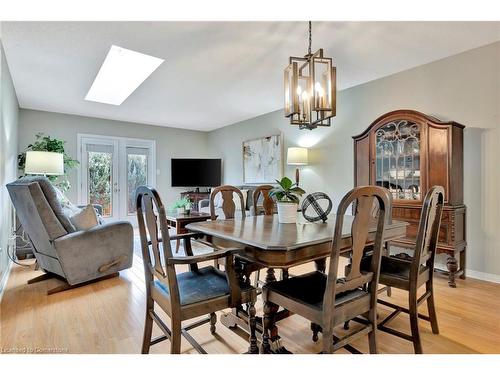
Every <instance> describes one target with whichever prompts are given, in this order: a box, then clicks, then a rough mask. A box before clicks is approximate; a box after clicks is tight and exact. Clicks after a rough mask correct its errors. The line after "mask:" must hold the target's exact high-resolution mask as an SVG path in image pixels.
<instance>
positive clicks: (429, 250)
mask: <svg viewBox="0 0 500 375" xmlns="http://www.w3.org/2000/svg"><path fill="white" fill-rule="evenodd" d="M443 205H444V189H443V187H442V186H433V187H432V188H431V189H430V190H429V191H428V192H427V194H426V195H425V198H424V203H423V205H422V213H421V215H420V223H419V226H418V233H417V241H416V246H415V253H414V254H413V260H412V264H411V268H410V280H416V278H417V277H418V274H419V272H420V268H421V265H423V264H425V265H426V266H428V267H429V269H430V270H431V274H432V270H433V268H434V257H435V254H436V247H437V243H438V240H439V227H440V226H441V216H442V213H443Z"/></svg>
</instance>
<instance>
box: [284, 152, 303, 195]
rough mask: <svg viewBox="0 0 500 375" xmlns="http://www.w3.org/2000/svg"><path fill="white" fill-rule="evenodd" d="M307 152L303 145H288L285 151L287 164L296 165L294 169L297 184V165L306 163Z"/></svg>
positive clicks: (298, 178) (298, 176) (298, 179)
mask: <svg viewBox="0 0 500 375" xmlns="http://www.w3.org/2000/svg"><path fill="white" fill-rule="evenodd" d="M307 154H308V149H307V148H304V147H288V152H287V158H286V160H287V164H288V165H297V168H296V169H295V183H296V184H297V186H299V181H300V175H299V167H298V166H299V165H307V163H308V160H307Z"/></svg>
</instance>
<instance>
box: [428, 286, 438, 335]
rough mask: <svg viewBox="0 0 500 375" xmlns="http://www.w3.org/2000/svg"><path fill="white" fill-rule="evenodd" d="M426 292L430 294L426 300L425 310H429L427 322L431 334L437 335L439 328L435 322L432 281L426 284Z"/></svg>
mask: <svg viewBox="0 0 500 375" xmlns="http://www.w3.org/2000/svg"><path fill="white" fill-rule="evenodd" d="M426 287H427V290H428V291H430V292H431V294H430V296H429V297H428V298H427V310H429V320H430V322H431V328H432V333H434V334H435V335H439V326H438V321H437V314H436V306H435V304H434V287H433V285H432V281H428V282H427V285H426Z"/></svg>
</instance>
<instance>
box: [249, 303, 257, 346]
mask: <svg viewBox="0 0 500 375" xmlns="http://www.w3.org/2000/svg"><path fill="white" fill-rule="evenodd" d="M255 314H256V310H255V303H254V302H249V303H248V327H249V328H250V347H249V348H248V353H250V354H259V347H258V346H257V335H256V330H257V321H256V319H255Z"/></svg>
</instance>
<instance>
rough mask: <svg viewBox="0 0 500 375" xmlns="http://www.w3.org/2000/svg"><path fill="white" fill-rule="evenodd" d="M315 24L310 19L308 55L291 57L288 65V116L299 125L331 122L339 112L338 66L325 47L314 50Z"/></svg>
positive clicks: (301, 127)
mask: <svg viewBox="0 0 500 375" xmlns="http://www.w3.org/2000/svg"><path fill="white" fill-rule="evenodd" d="M311 43H312V26H311V21H309V49H308V52H307V55H305V56H304V57H290V63H289V64H288V66H287V67H286V68H285V117H289V118H290V124H292V125H298V126H299V129H309V130H312V129H315V128H317V127H318V126H330V119H331V118H332V117H334V116H335V115H336V109H337V108H336V96H337V87H336V86H337V85H336V73H337V72H336V68H335V67H334V66H332V59H331V58H329V57H324V56H323V49H322V48H320V49H319V50H318V51H316V52H315V53H311Z"/></svg>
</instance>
